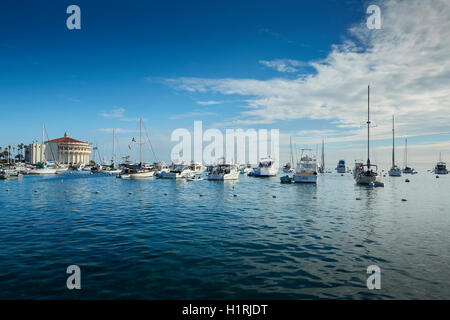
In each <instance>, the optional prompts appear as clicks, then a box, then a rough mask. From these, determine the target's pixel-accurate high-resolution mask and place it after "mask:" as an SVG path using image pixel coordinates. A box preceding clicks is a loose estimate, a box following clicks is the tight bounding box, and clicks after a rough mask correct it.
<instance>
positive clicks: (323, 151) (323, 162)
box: [321, 138, 325, 173]
mask: <svg viewBox="0 0 450 320" xmlns="http://www.w3.org/2000/svg"><path fill="white" fill-rule="evenodd" d="M321 160H322V161H321V162H322V172H323V173H325V143H324V140H323V138H322V159H321Z"/></svg>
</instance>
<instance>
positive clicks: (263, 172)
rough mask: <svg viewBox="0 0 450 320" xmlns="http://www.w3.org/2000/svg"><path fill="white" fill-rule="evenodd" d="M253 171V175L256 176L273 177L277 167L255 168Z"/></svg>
mask: <svg viewBox="0 0 450 320" xmlns="http://www.w3.org/2000/svg"><path fill="white" fill-rule="evenodd" d="M253 171H254V176H256V177H275V176H276V175H277V173H278V169H277V168H274V167H270V168H256V169H255V170H253Z"/></svg>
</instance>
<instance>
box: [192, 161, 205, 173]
mask: <svg viewBox="0 0 450 320" xmlns="http://www.w3.org/2000/svg"><path fill="white" fill-rule="evenodd" d="M189 168H190V169H191V171H192V172H193V174H194V175H199V174H200V175H201V174H203V172H205V167H204V166H203V165H202V164H201V163H196V162H194V161H192V162H191V165H190V166H189Z"/></svg>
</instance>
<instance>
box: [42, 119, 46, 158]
mask: <svg viewBox="0 0 450 320" xmlns="http://www.w3.org/2000/svg"><path fill="white" fill-rule="evenodd" d="M44 130H45V128H44V122H42V144H41V162H45V161H44Z"/></svg>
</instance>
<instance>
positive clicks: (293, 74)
mask: <svg viewBox="0 0 450 320" xmlns="http://www.w3.org/2000/svg"><path fill="white" fill-rule="evenodd" d="M70 4H77V5H79V6H80V8H81V14H82V21H81V24H82V29H81V30H68V29H67V28H66V23H65V22H66V18H67V17H68V15H67V14H66V13H65V11H66V8H67V6H68V5H70ZM368 4H369V3H368V2H365V1H191V2H188V1H126V2H124V1H79V0H77V1H35V2H29V1H9V0H7V1H2V3H1V4H0V105H1V110H2V114H3V116H4V118H6V119H7V120H6V121H2V129H1V132H2V134H1V135H0V145H1V146H5V145H8V144H18V143H20V142H24V143H30V142H31V141H32V140H35V139H40V126H41V123H42V121H44V122H45V123H46V127H47V131H48V134H49V136H50V138H56V137H60V136H62V135H63V134H64V132H65V131H66V130H67V131H68V132H69V134H70V136H72V137H74V138H77V139H81V140H87V141H90V142H94V141H95V142H96V143H98V144H99V145H100V146H103V145H105V148H106V149H107V151H106V152H110V150H111V134H110V133H109V132H110V129H111V128H118V131H119V133H120V134H119V141H120V148H121V152H122V153H123V154H124V153H126V152H125V150H126V149H127V145H128V143H129V141H130V139H131V138H132V137H134V136H136V135H137V133H136V132H135V131H136V130H137V129H138V122H137V121H135V120H136V119H137V118H139V117H143V118H145V119H146V123H145V125H146V127H147V128H148V129H149V133H150V136H151V139H152V141H153V143H154V145H155V148H156V152H157V153H158V155H159V157H160V158H161V159H165V160H166V161H169V155H170V149H171V146H172V145H174V143H171V142H170V139H169V137H170V133H171V132H172V131H173V130H174V129H176V128H183V127H185V128H188V129H191V128H192V127H193V121H194V120H202V121H203V124H204V126H205V127H208V126H209V127H211V126H214V127H219V128H225V127H243V128H249V127H251V128H268V129H270V128H279V129H280V132H281V134H282V141H281V142H282V144H284V148H283V149H282V155H281V157H282V159H283V158H286V160H287V154H286V152H287V151H286V150H287V149H286V143H287V142H288V138H287V137H288V136H290V135H293V136H294V139H295V140H296V141H298V145H309V146H314V147H315V145H316V144H317V143H318V142H319V141H321V139H322V137H325V139H326V140H330V143H329V144H327V146H328V147H329V149H330V153H329V157H330V162H335V161H337V159H338V158H341V157H344V156H343V155H340V154H339V153H340V152H342V151H339V150H344V149H346V148H347V149H348V150H354V154H352V158H356V157H357V155H359V154H360V153H361V152H360V150H357V149H358V148H360V147H361V139H360V138H359V137H358V138H355V137H357V136H358V134H357V133H355V130H356V129H355V128H357V125H356V122H357V121H360V122H361V123H363V122H364V119H363V116H362V115H363V114H364V108H365V99H366V96H365V90H366V86H367V83H369V82H371V84H372V85H373V86H374V94H375V95H376V94H377V93H378V94H379V95H380V96H383V97H385V96H386V95H385V93H384V90H385V88H386V83H385V81H384V80H383V78H380V79H378V78H377V77H378V76H379V74H378V73H377V74H374V77H371V76H370V74H367V75H365V76H364V77H365V78H364V77H359V78H357V79H347V78H344V79H341V78H340V77H339V76H337V77H336V79H330V78H329V77H325V76H322V77H321V75H323V74H330V73H332V72H331V71H333V72H334V71H336V70H337V71H336V72H341V73H343V74H347V73H346V72H343V71H342V69H341V68H340V67H341V66H342V63H341V61H342V55H346V56H345V57H346V58H345V59H344V61H345V63H349V60H348V57H349V51H350V53H351V54H354V55H356V56H357V58H355V59H356V60H352V61H351V63H354V64H355V68H356V69H357V68H358V67H360V68H361V69H362V68H364V67H365V66H364V65H360V64H359V62H360V61H362V60H367V57H369V58H370V59H373V57H374V55H375V54H376V55H377V59H378V60H380V57H382V56H383V52H371V53H370V54H372V55H368V54H367V52H365V50H368V49H367V48H369V47H372V46H374V47H376V46H377V45H378V46H379V42H380V41H387V42H388V41H389V40H390V39H392V37H391V36H389V35H391V34H392V33H394V34H395V32H399V30H398V29H395V28H402V26H400V27H399V26H395V27H394V26H392V27H391V28H388V27H386V28H385V29H382V30H380V32H378V31H377V32H378V35H376V36H375V37H374V39H372V38H371V40H370V41H371V42H365V41H361V39H358V35H360V34H361V32H362V31H360V32H359V33H358V30H357V31H355V28H356V29H357V28H361V24H362V23H363V22H364V21H365V19H366V17H367V15H366V13H365V10H366V8H367V6H368ZM416 9H418V8H416ZM446 9H447V8H446ZM383 10H386V11H388V12H395V10H398V6H397V7H396V4H395V3H394V4H392V3H389V4H388V5H387V6H386V8H384V7H383ZM426 10H432V9H431V8H428V7H427V8H426ZM416 11H417V12H419V11H420V10H416ZM412 12H413V13H414V7H413V11H412ZM442 12H443V14H446V13H447V12H448V11H446V10H441V13H442ZM391 19H392V18H391ZM447 20H448V19H447ZM386 21H389V17H387V18H386ZM405 23H407V21H405ZM426 27H427V26H425V28H426ZM352 28H353V29H352ZM427 30H428V29H427ZM430 30H434V29H432V28H430ZM434 31H436V30H434ZM382 32H385V34H384V35H383V34H382ZM386 34H388V35H386ZM370 37H372V36H370ZM349 39H351V40H352V41H354V44H356V45H358V49H357V50H354V49H348V48H342V47H341V48H339V49H336V45H338V46H339V45H340V46H342V45H344V44H346V43H347V42H348V41H349ZM380 39H381V40H380ZM352 50H353V51H352ZM380 50H382V49H380ZM384 50H391V51H392V50H394V49H392V48H391V49H390V48H387V49H386V48H385V49H384ZM436 52H438V51H436ZM393 54H394V52H393ZM395 54H400V53H399V52H395ZM418 56H420V55H418ZM358 57H361V58H360V60H357V59H358ZM441 58H442V57H441ZM339 59H341V60H339ZM352 59H353V58H352ZM442 59H444V62H447V59H445V57H444V58H442ZM378 60H373V61H372V63H373V65H374V70H376V66H377V63H378V64H380V65H382V64H381V63H382V61H378ZM413 62H414V61H412V62H411V63H413ZM314 63H318V64H319V67H317V66H314ZM383 63H385V62H383ZM435 63H438V62H437V61H436V62H435ZM330 66H331V67H330ZM324 68H327V69H326V70H323V69H324ZM330 68H334V69H333V70H331V71H330ZM344 71H345V70H344ZM347 71H348V72H349V73H350V72H353V70H352V69H351V68H349V70H347ZM400 71H401V70H400ZM359 72H360V73H363V71H361V70H359ZM424 72H426V70H424ZM375 76H377V77H375ZM447 76H448V75H447V74H444V75H441V74H439V75H437V77H440V78H441V79H442V77H444V78H445V79H446V77H447ZM305 79H306V80H305ZM331 80H332V81H331ZM431 80H433V79H431ZM333 81H341V82H342V83H352V84H353V86H349V87H345V88H348V90H349V92H345V93H344V92H342V91H340V92H339V91H338V92H337V93H336V92H335V91H334V90H330V95H332V94H335V95H336V96H337V95H344V94H345V97H342V99H341V100H339V99H337V98H336V97H333V98H329V97H327V93H325V94H323V93H322V92H323V91H320V90H319V91H317V93H315V91H314V90H315V88H318V87H321V88H324V87H327V86H329V87H330V88H332V87H333V86H334V85H335V84H336V82H333ZM356 81H358V83H357V84H358V86H357V90H358V91H353V90H355V86H354V83H355V82H356ZM377 81H378V82H379V83H378V82H377ZM418 81H422V82H423V81H424V79H423V78H420V79H418ZM436 81H437V80H436ZM317 83H319V84H317ZM291 85H292V88H291V89H290V86H291ZM428 85H430V86H433V82H432V81H431V84H428ZM310 86H311V87H310ZM266 87H267V88H269V90H265V88H266ZM377 87H378V88H380V87H381V89H378V91H377ZM311 88H312V89H311ZM297 89H298V92H299V93H301V92H302V90H305V91H306V92H314V93H315V96H314V98H311V97H309V96H308V97H305V98H304V99H303V95H300V96H292V94H291V92H289V90H293V91H297ZM434 89H436V90H440V88H434ZM336 90H338V89H336ZM272 91H273V92H272ZM266 92H267V93H266ZM428 92H431V94H434V95H436V96H439V97H441V96H442V95H439V94H438V93H439V92H436V91H428ZM356 93H358V94H356ZM406 93H407V92H405V95H406ZM349 95H356V96H357V97H358V98H357V99H359V100H360V101H361V103H360V105H361V110H360V111H361V113H359V112H360V111H358V112H357V113H355V115H358V120H357V121H355V120H354V119H353V118H351V119H350V118H346V117H345V116H343V114H346V113H354V108H353V107H352V104H354V103H359V101H358V102H356V101H357V99H356V98H355V100H352V101H348V100H346V99H347V97H348V96H349ZM318 97H319V98H318ZM320 97H323V98H320ZM404 97H405V96H399V97H390V98H389V99H388V102H389V104H390V107H392V108H393V110H383V112H384V113H385V115H384V113H383V112H381V111H380V113H377V112H375V115H374V116H375V118H376V119H377V117H378V119H377V120H378V121H379V127H380V134H379V136H378V141H376V142H375V145H377V144H378V145H379V147H380V148H381V149H380V155H379V157H380V161H382V159H381V158H385V157H384V154H385V153H386V152H387V151H388V149H386V151H385V152H384V151H383V150H384V149H383V148H385V147H386V148H387V147H388V145H389V137H388V133H389V130H388V127H389V126H390V122H389V120H388V119H390V117H391V114H392V113H396V112H398V113H399V116H400V119H402V116H403V119H405V122H406V119H407V120H408V122H409V121H412V120H410V119H409V116H408V113H407V112H403V111H402V110H403V109H401V108H402V104H405V105H407V104H409V102H410V101H409V100H408V99H406V98H404ZM428 98H430V97H428ZM321 99H322V100H321ZM375 99H376V98H375ZM270 101H273V102H270ZM347 102H348V105H347ZM385 102H386V101H384V100H380V101H379V103H380V104H384V103H385ZM407 102H408V103H407ZM376 103H377V101H376V100H375V104H376ZM321 106H322V109H327V107H330V108H335V109H334V110H330V111H329V113H325V114H321V111H320V110H321V109H319V112H316V113H309V112H307V110H313V109H314V108H321ZM343 108H348V110H347V111H346V110H345V109H343ZM395 108H398V110H395ZM405 108H406V107H405ZM438 111H439V110H438ZM247 112H250V113H247ZM333 112H336V114H332V113H333ZM330 113H331V115H330ZM447 113H448V112H447ZM267 115H272V116H267ZM274 115H276V116H274ZM359 115H361V117H359ZM361 118H362V119H361ZM434 119H435V118H432V119H431V120H430V121H431V122H429V123H433V121H434ZM436 119H439V117H438V113H437V114H436ZM401 125H402V122H401V121H400V126H401ZM405 127H406V125H405ZM400 136H402V137H403V136H404V137H406V136H408V137H410V144H411V145H412V150H414V147H413V146H414V144H418V145H419V147H418V149H417V151H416V152H417V156H416V158H417V159H419V157H420V159H422V158H423V159H422V161H429V160H430V159H431V158H430V159H428V158H425V157H424V154H428V153H429V152H422V151H421V150H422V149H420V145H421V144H430V143H429V142H427V141H432V143H447V141H448V140H449V135H448V134H446V133H445V129H444V126H443V125H442V123H441V122H440V121H437V120H436V125H435V126H427V128H424V130H423V132H419V134H418V133H417V129H416V130H415V131H413V130H410V131H408V130H403V131H402V130H400ZM352 137H353V139H352ZM375 139H377V136H376V135H375ZM398 143H399V144H401V143H402V142H401V141H399V142H398ZM445 146H447V145H444V146H440V145H439V146H438V147H437V149H441V148H442V147H445ZM437 149H436V150H437ZM108 150H109V151H108ZM436 150H434V149H433V152H435V151H436ZM443 151H444V152H445V150H443ZM383 152H384V153H383ZM399 152H400V151H399ZM412 152H414V151H412ZM131 153H132V155H135V153H134V150H133V151H131ZM342 153H344V152H342ZM386 154H387V159H386V161H388V160H389V155H388V153H386ZM430 157H431V156H430ZM433 157H434V158H436V157H437V155H433ZM412 158H414V157H412ZM148 160H151V159H150V158H149V159H148ZM350 161H353V159H348V162H350ZM333 165H334V164H333Z"/></svg>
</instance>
